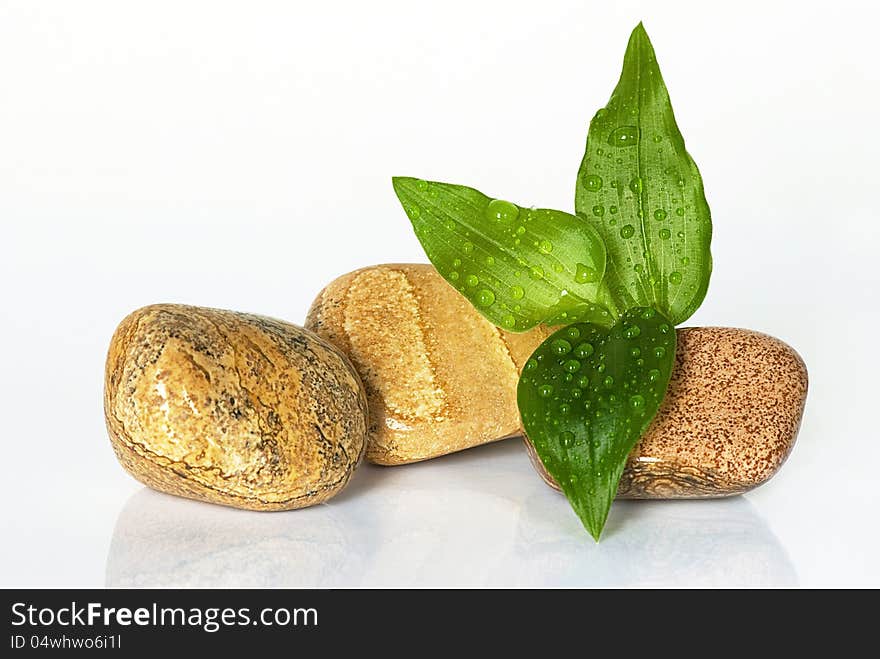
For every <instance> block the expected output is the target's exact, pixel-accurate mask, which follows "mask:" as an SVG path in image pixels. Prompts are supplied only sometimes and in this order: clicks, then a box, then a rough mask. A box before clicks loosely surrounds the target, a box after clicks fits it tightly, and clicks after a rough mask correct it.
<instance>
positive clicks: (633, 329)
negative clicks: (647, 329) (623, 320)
mask: <svg viewBox="0 0 880 659" xmlns="http://www.w3.org/2000/svg"><path fill="white" fill-rule="evenodd" d="M641 333H642V328H641V327H639V326H638V325H630V326H629V327H627V328H626V329H625V330H623V335H624V336H625V337H626V338H628V339H635V338H636V337H638V336H639V335H640V334H641Z"/></svg>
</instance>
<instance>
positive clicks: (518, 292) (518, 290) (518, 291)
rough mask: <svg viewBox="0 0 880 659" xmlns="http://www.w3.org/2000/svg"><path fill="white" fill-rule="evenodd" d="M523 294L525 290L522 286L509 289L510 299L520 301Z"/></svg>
mask: <svg viewBox="0 0 880 659" xmlns="http://www.w3.org/2000/svg"><path fill="white" fill-rule="evenodd" d="M525 294H526V292H525V289H523V287H522V286H511V287H510V297H512V298H513V299H514V300H522V299H523V296H524V295H525Z"/></svg>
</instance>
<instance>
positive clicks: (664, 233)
mask: <svg viewBox="0 0 880 659" xmlns="http://www.w3.org/2000/svg"><path fill="white" fill-rule="evenodd" d="M671 235H672V233H671V232H670V231H669V229H660V238H662V239H663V240H669V237H670V236H671Z"/></svg>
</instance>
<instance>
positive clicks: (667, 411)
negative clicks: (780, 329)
mask: <svg viewBox="0 0 880 659" xmlns="http://www.w3.org/2000/svg"><path fill="white" fill-rule="evenodd" d="M806 397H807V369H806V367H805V366H804V363H803V361H802V360H801V358H800V356H799V355H798V354H797V353H796V352H795V351H794V350H793V349H792V348H791V347H789V346H788V345H786V344H785V343H783V342H782V341H780V340H778V339H774V338H773V337H770V336H767V335H765V334H760V333H758V332H752V331H749V330H742V329H731V328H727V327H690V328H685V329H680V330H678V348H677V351H676V358H675V367H674V369H673V371H672V379H671V380H670V382H669V389H668V391H667V393H666V397H665V399H664V401H663V405H662V406H661V407H660V411H659V412H658V413H657V416H656V417H655V418H654V421H653V422H652V423H651V426H650V427H649V428H648V430H647V432H646V433H645V435H644V436H643V437H642V439H641V441H640V442H639V444H638V445H637V446H636V447H635V449H633V452H632V453H631V454H630V456H629V462H628V464H627V466H626V469H625V471H624V473H623V478H622V479H621V481H620V488H619V490H618V493H617V496H618V497H620V498H625V499H695V498H709V497H722V496H730V495H733V494H740V493H742V492H746V491H747V490H750V489H752V488H754V487H757V486H758V485H760V484H761V483H764V482H766V481H767V480H768V479H769V478H770V477H771V476H773V475H774V474H775V473H776V472H777V471H778V470H779V468H780V467H781V466H782V463H783V462H784V461H785V459H786V458H787V457H788V454H789V452H790V451H791V449H792V447H793V446H794V442H795V439H796V437H797V433H798V429H799V428H800V423H801V415H802V413H803V410H804V403H805V402H806ZM525 443H526V447H527V448H528V450H529V456H530V457H531V458H532V464H534V465H535V468H536V469H537V470H538V473H539V474H540V475H541V477H542V478H543V479H544V480H545V481H546V482H547V483H548V484H549V485H551V486H552V487H554V488H555V489H557V490H558V489H559V486H558V485H557V484H556V483H555V482H554V481H553V478H552V477H551V476H550V475H549V474H548V473H547V472H546V470H545V469H544V466H543V465H542V464H541V462H540V460H538V458H537V456H536V455H535V451H534V448H533V446H532V444H531V442H529V441H528V439H525Z"/></svg>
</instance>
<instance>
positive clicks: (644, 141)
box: [575, 23, 712, 325]
mask: <svg viewBox="0 0 880 659" xmlns="http://www.w3.org/2000/svg"><path fill="white" fill-rule="evenodd" d="M575 209H576V211H577V214H578V215H579V216H581V217H584V218H586V219H587V220H588V221H589V222H590V223H591V225H592V226H594V227H595V228H596V229H597V230H598V231H599V233H600V234H601V235H602V238H604V240H605V247H606V249H607V254H608V266H607V272H606V286H607V288H608V290H609V292H610V295H611V298H612V299H613V301H614V304H615V305H616V306H617V307H618V309H620V310H623V309H627V308H629V307H633V306H640V305H641V306H650V307H654V308H656V309H657V310H659V311H661V312H663V313H664V314H665V315H666V316H667V317H668V318H669V320H670V321H671V322H672V323H673V324H675V325H678V324H679V323H681V322H683V321H684V320H686V319H687V318H689V317H690V316H691V314H693V312H694V311H696V309H697V307H698V306H699V305H700V303H701V302H702V301H703V297H704V296H705V294H706V288H707V287H708V285H709V275H710V273H711V270H712V260H711V255H710V253H709V242H710V240H711V237H712V223H711V218H710V214H709V206H708V204H707V203H706V198H705V196H704V194H703V181H702V179H701V178H700V173H699V171H698V170H697V166H696V165H695V164H694V161H693V160H692V159H691V157H690V156H689V155H688V153H687V151H685V146H684V140H683V138H682V136H681V133H680V132H679V130H678V126H677V125H676V123H675V117H674V116H673V114H672V105H671V104H670V102H669V94H668V93H667V91H666V85H665V84H664V83H663V77H662V76H661V75H660V68H659V67H658V65H657V59H656V57H655V55H654V49H653V47H652V46H651V42H650V40H649V39H648V35H647V33H646V32H645V29H644V27H642V24H641V23H639V25H638V27H636V29H635V30H633V33H632V35H631V36H630V39H629V45H628V46H627V49H626V55H625V56H624V59H623V72H622V73H621V75H620V81H619V82H618V83H617V87H616V88H615V90H614V93H613V94H612V95H611V100H609V101H608V105H607V106H606V107H605V108H603V109H601V110H599V111H598V112H597V113H596V115H595V117H593V120H592V122H591V123H590V131H589V135H588V137H587V149H586V153H585V154H584V159H583V161H582V163H581V167H580V171H579V172H578V180H577V186H576V192H575Z"/></svg>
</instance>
